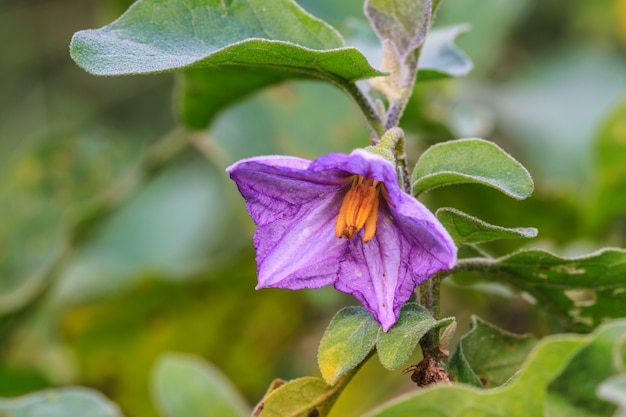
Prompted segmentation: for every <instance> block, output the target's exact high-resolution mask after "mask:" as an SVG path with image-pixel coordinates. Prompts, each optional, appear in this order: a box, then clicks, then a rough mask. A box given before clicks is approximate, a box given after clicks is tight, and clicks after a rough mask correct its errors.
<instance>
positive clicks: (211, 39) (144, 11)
mask: <svg viewBox="0 0 626 417" xmlns="http://www.w3.org/2000/svg"><path fill="white" fill-rule="evenodd" d="M70 53H71V55H72V58H73V59H74V60H75V61H76V62H77V63H78V65H80V66H81V67H83V68H84V69H85V70H87V71H88V72H90V73H93V74H97V75H127V74H146V73H157V72H171V71H179V70H185V71H186V72H185V75H184V79H183V82H182V83H181V86H182V87H181V88H180V89H179V93H178V96H179V100H180V102H181V105H180V109H179V110H180V115H181V118H182V120H183V122H184V123H186V124H187V125H188V126H191V127H196V128H202V127H204V126H206V125H207V124H208V123H209V122H210V120H211V119H212V117H214V116H215V114H216V112H217V111H219V110H220V109H221V108H222V107H224V106H225V105H227V104H229V103H232V102H233V101H235V100H237V99H239V98H241V97H242V96H245V95H247V94H250V93H251V92H253V91H255V90H258V89H259V88H262V87H264V86H267V85H270V84H273V83H276V82H279V81H282V80H285V79H288V78H303V77H305V78H322V79H326V80H329V81H331V82H333V83H350V82H353V81H355V80H358V79H362V78H368V77H373V76H379V75H383V74H382V73H380V72H379V71H377V70H375V69H374V68H372V67H371V66H370V65H369V63H368V62H367V59H366V58H365V57H364V56H363V54H361V52H359V51H358V50H357V49H355V48H346V47H344V46H343V40H342V38H341V36H340V35H339V34H338V32H337V31H336V30H335V29H333V28H332V27H330V26H329V25H327V24H326V23H324V22H322V21H320V20H318V19H316V18H314V17H313V16H311V15H309V14H308V13H306V12H305V11H304V10H303V9H302V8H300V6H298V5H297V4H296V3H295V2H294V1H292V0H263V1H261V0H244V1H241V2H224V1H219V0H208V1H207V0H139V1H137V2H136V3H135V4H133V6H131V7H130V8H129V9H128V10H127V11H126V12H125V13H124V14H123V15H122V16H121V17H120V18H119V19H118V20H116V21H114V22H113V23H111V24H109V25H107V26H104V27H102V28H100V29H96V30H83V31H80V32H77V33H76V34H75V35H74V37H73V38H72V42H71V44H70ZM190 70H193V72H190V73H187V71H190ZM203 107H206V108H204V109H203Z"/></svg>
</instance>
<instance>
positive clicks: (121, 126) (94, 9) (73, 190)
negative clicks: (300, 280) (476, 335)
mask: <svg viewBox="0 0 626 417" xmlns="http://www.w3.org/2000/svg"><path fill="white" fill-rule="evenodd" d="M131 3H132V2H131V1H128V0H98V1H95V0H80V1H78V0H29V1H20V2H18V1H7V0H5V1H0V33H1V34H2V38H3V39H5V41H4V43H3V48H2V51H1V52H0V55H1V57H2V58H1V59H0V91H1V94H0V397H12V396H16V395H21V394H24V393H27V392H31V391H34V390H37V389H42V388H46V387H52V386H63V385H83V386H88V387H93V388H95V389H97V390H100V391H101V392H103V393H104V394H105V395H106V396H108V397H109V398H111V399H113V400H114V401H116V402H117V403H118V404H120V407H121V408H122V411H123V412H124V413H125V415H126V416H128V417H132V416H149V417H151V416H156V415H157V412H156V409H155V408H154V406H153V405H152V401H151V398H150V390H149V386H150V385H149V381H150V375H151V369H152V367H153V365H154V363H155V361H156V360H157V358H159V357H160V356H161V355H162V354H164V353H166V352H171V351H175V352H186V353H192V354H196V355H199V356H201V357H203V358H205V359H206V360H208V361H211V362H213V363H215V364H216V366H217V367H219V368H220V369H221V370H222V371H223V372H224V373H225V374H226V375H227V376H228V377H229V378H230V379H232V380H233V382H234V384H235V385H236V386H237V387H238V388H239V389H240V390H241V392H242V393H243V394H244V396H245V397H246V398H247V399H248V400H249V401H250V402H251V403H254V402H256V401H257V400H258V399H259V398H260V397H261V396H262V394H263V393H264V392H265V389H266V387H267V386H268V385H269V383H270V381H271V380H272V379H273V378H275V377H281V378H284V379H289V378H294V377H298V376H303V375H318V370H317V365H316V351H317V345H318V343H319V340H320V338H321V335H322V333H323V331H324V328H325V326H326V324H327V323H328V321H329V320H330V318H331V317H332V316H333V314H334V313H335V312H336V311H337V310H338V309H339V308H340V307H342V306H344V305H351V304H355V303H356V302H355V300H354V299H352V298H351V297H349V296H346V295H343V294H339V293H336V292H335V291H333V290H329V289H321V290H315V291H299V292H289V291H283V290H262V291H258V292H257V291H255V290H254V286H255V283H256V277H255V264H254V251H253V247H252V240H251V236H252V233H253V232H254V226H253V224H252V222H251V221H250V220H249V219H248V217H247V215H246V213H245V209H244V204H243V200H242V199H241V198H240V197H239V196H238V194H237V191H236V188H235V187H234V185H233V184H231V183H230V181H229V180H228V178H227V176H226V174H225V172H224V168H225V167H226V166H228V165H229V164H231V163H232V162H234V161H236V160H237V159H240V158H243V157H248V156H252V155H259V154H269V153H285V154H294V155H298V156H301V157H307V158H315V157H316V156H318V155H321V154H323V153H327V152H330V151H344V152H348V151H350V150H351V149H352V148H354V147H357V146H365V145H366V144H367V142H368V132H367V129H366V127H365V124H364V123H363V121H362V120H361V117H360V115H359V114H358V113H357V110H356V108H355V106H354V105H353V104H352V103H351V102H350V100H349V99H348V98H347V97H345V96H344V95H343V93H341V92H340V91H339V90H337V89H335V88H334V87H332V86H328V85H326V84H323V83H320V82H294V83H288V84H283V85H279V86H276V87H273V88H271V89H267V90H264V91H262V92H260V93H258V94H256V95H254V96H252V97H250V98H248V99H247V100H244V101H242V102H240V103H239V104H237V105H235V106H232V107H229V108H228V109H225V110H224V111H223V112H222V113H221V115H220V116H219V117H218V118H217V120H216V121H215V123H214V125H213V126H212V127H211V128H210V129H209V130H208V131H206V132H192V133H189V132H182V131H180V130H178V129H177V128H176V121H175V119H174V116H173V114H174V113H173V112H172V104H171V96H172V90H173V88H175V86H176V77H175V76H172V75H158V76H140V77H139V76H138V77H124V78H97V77H93V76H90V75H88V74H86V73H85V72H83V71H82V70H81V69H79V68H78V67H77V66H76V65H75V64H74V63H73V62H72V61H71V59H70V57H69V53H68V44H69V41H70V38H71V36H72V34H73V33H74V32H75V31H77V30H81V29H85V28H95V27H100V26H102V25H105V24H107V23H109V22H111V21H112V20H114V19H116V18H117V17H118V16H119V15H120V14H121V13H122V12H123V11H124V10H125V9H126V8H127V7H128V6H129V5H130V4H131ZM299 3H300V4H301V5H302V6H303V7H304V8H305V9H307V10H308V11H310V12H311V13H312V14H314V15H316V16H318V17H320V18H323V19H325V20H326V21H328V22H329V23H331V24H332V25H333V26H335V27H336V28H338V29H339V30H340V32H341V33H342V34H343V35H344V37H345V38H346V41H347V43H348V44H351V45H356V46H359V47H362V48H364V49H365V50H366V51H367V52H368V54H370V56H372V59H373V60H376V59H377V58H376V57H377V56H378V55H379V53H378V52H377V51H376V50H375V48H373V46H372V45H375V38H374V35H373V33H372V32H371V30H370V29H369V27H368V24H367V22H366V20H365V18H364V16H363V13H362V11H361V10H362V3H361V2H360V1H357V0H350V1H347V0H346V1H342V2H335V1H331V0H302V1H300V2H299ZM463 22H470V23H471V25H472V29H471V30H470V31H469V32H468V33H466V34H464V35H462V37H461V38H460V39H459V41H458V44H459V46H460V47H461V48H462V49H463V50H464V51H465V52H466V53H467V54H468V55H469V56H470V57H471V59H472V60H473V61H474V66H475V68H474V71H473V72H472V74H471V75H470V76H468V77H466V78H464V79H460V80H452V79H450V80H440V81H429V82H424V83H418V85H417V88H416V94H415V97H414V99H413V101H412V102H411V104H410V106H409V108H408V109H407V112H406V114H405V116H404V118H403V120H402V126H403V127H404V128H405V130H406V131H407V134H408V137H409V157H410V160H411V161H413V162H414V161H415V159H416V157H417V155H418V154H419V152H420V151H421V150H423V149H424V148H425V147H426V146H428V145H430V144H432V143H436V142H439V141H444V140H449V139H453V138H459V137H482V138H485V139H489V140H492V141H495V142H496V143H498V144H499V145H500V146H502V147H503V148H504V149H506V150H508V151H509V152H510V153H511V154H512V155H513V156H514V157H516V158H517V159H518V160H520V161H521V162H522V163H523V164H524V165H525V166H526V167H527V168H528V169H529V170H530V172H531V174H532V175H533V177H534V178H535V181H536V191H535V194H534V196H533V197H531V198H530V199H529V200H527V201H524V202H518V201H513V200H510V199H509V198H507V197H505V196H502V195H499V194H498V193H497V192H496V191H492V190H490V189H483V188H480V187H478V186H476V187H473V186H464V187H460V186H459V187H449V188H446V189H441V190H436V191H434V192H432V193H430V194H429V195H427V196H425V200H424V201H425V203H426V204H428V205H429V206H430V207H432V208H433V209H434V208H436V207H439V206H444V205H446V206H453V207H458V208H460V209H462V210H464V211H466V212H468V213H470V214H473V215H477V216H480V217H481V218H483V219H485V220H487V221H489V222H492V223H494V224H500V225H503V226H507V227H518V226H534V227H538V228H539V237H538V238H537V239H534V240H532V241H530V242H523V241H506V242H498V243H495V244H491V245H490V246H489V247H488V248H487V249H488V250H489V251H490V252H491V253H493V254H494V255H502V254H506V253H508V252H510V251H512V250H514V249H516V248H518V247H521V245H527V246H534V247H543V248H549V249H552V250H554V251H556V252H558V253H560V254H565V255H576V254H582V253H587V252H589V251H592V250H595V249H598V248H600V247H603V246H621V247H625V246H626V0H598V1H594V2H590V1H587V0H570V1H569V2H568V3H567V7H564V6H563V3H562V2H560V1H556V0H549V1H540V0H446V1H444V2H443V6H442V9H441V10H440V12H439V14H438V15H437V19H436V26H445V25H452V24H457V23H463ZM373 63H374V64H375V65H378V62H373ZM442 307H443V313H444V315H455V316H457V317H458V320H459V333H460V334H462V333H463V332H465V331H466V330H467V322H468V317H469V315H470V314H479V315H480V316H481V317H483V318H485V319H486V320H488V321H491V322H494V323H497V324H499V325H501V326H503V327H505V328H507V329H509V330H512V331H516V332H532V333H535V334H537V335H539V336H541V335H545V334H547V333H551V332H557V331H561V330H562V329H561V327H560V325H559V324H558V323H557V322H555V321H554V320H553V319H551V318H550V317H546V316H545V315H544V314H543V313H542V312H541V311H540V310H539V309H537V308H535V306H534V305H533V304H532V303H530V302H528V301H527V300H525V298H524V297H523V296H520V295H516V294H512V293H511V292H510V291H509V290H507V289H506V288H504V287H500V286H494V285H491V284H488V283H481V282H478V281H476V280H475V277H469V276H468V277H463V276H459V277H456V278H455V279H454V280H449V282H446V285H445V286H444V290H443V301H442ZM418 359H419V358H416V361H417V360H418ZM408 389H411V382H410V380H409V379H408V378H407V377H402V376H400V373H399V372H388V371H384V370H383V369H382V367H381V366H380V365H379V364H378V363H377V361H376V360H373V361H370V362H369V363H368V364H367V365H366V366H365V368H364V369H363V370H362V371H361V372H360V373H359V374H358V375H357V377H356V379H355V382H354V383H353V384H351V386H350V388H349V389H348V390H347V391H346V392H345V393H344V395H342V397H341V398H340V400H339V403H338V406H337V407H336V408H335V409H334V411H333V414H332V415H334V416H350V415H358V414H359V413H360V412H362V411H364V410H367V409H369V408H371V406H372V405H373V404H377V403H379V402H381V401H382V400H383V399H385V398H388V397H390V396H393V395H397V394H398V393H399V392H402V391H405V390H408ZM363 392H368V393H372V394H371V395H367V396H364V395H363ZM357 398H358V400H356V399H357Z"/></svg>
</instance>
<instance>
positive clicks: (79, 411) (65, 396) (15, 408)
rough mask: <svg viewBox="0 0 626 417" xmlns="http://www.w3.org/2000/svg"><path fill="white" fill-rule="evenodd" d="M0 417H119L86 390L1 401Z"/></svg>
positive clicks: (114, 409)
mask: <svg viewBox="0 0 626 417" xmlns="http://www.w3.org/2000/svg"><path fill="white" fill-rule="evenodd" d="M0 416H2V417H5V416H6V417H84V416H89V417H121V416H122V414H121V413H120V410H119V409H118V408H117V406H116V405H115V404H113V403H112V402H110V401H109V400H107V399H106V398H104V397H103V396H102V394H100V393H98V392H96V391H92V390H90V389H86V388H62V389H50V390H45V391H40V392H36V393H32V394H28V395H24V396H23V397H19V398H12V399H0Z"/></svg>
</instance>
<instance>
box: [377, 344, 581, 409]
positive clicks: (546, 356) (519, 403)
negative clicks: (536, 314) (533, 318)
mask: <svg viewBox="0 0 626 417" xmlns="http://www.w3.org/2000/svg"><path fill="white" fill-rule="evenodd" d="M585 340H586V338H585V337H584V336H571V335H559V336H551V337H547V338H544V339H543V340H541V341H540V342H539V343H538V344H537V346H535V348H534V349H533V350H532V352H531V353H530V354H529V356H528V358H527V360H526V362H525V364H524V366H522V368H523V369H524V370H523V371H522V372H521V373H520V375H519V377H518V378H515V379H514V380H513V381H512V382H511V383H510V384H506V385H504V386H502V387H499V388H494V389H491V390H481V389H478V388H476V387H472V386H468V385H465V384H454V385H439V386H435V387H432V388H429V389H427V390H420V391H416V392H414V393H412V394H410V395H408V396H405V397H401V398H400V399H398V400H395V401H392V402H391V403H389V404H386V405H383V406H381V407H379V408H378V409H377V410H374V411H372V412H371V413H368V414H367V417H409V416H416V415H420V416H428V417H467V416H489V417H528V416H542V415H544V414H543V404H544V401H545V390H546V385H547V384H548V383H549V382H550V380H551V379H552V378H553V377H554V376H555V375H556V374H557V373H558V372H559V371H560V370H561V369H562V368H563V367H564V366H565V365H566V364H567V363H568V361H569V359H570V358H571V357H572V355H573V354H574V352H576V350H577V349H578V348H579V347H580V346H582V345H583V344H584V343H585Z"/></svg>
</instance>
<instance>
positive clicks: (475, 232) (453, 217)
mask: <svg viewBox="0 0 626 417" xmlns="http://www.w3.org/2000/svg"><path fill="white" fill-rule="evenodd" d="M436 215H437V218H438V219H439V221H440V222H441V223H442V224H443V225H444V227H445V228H446V229H447V230H448V232H449V233H450V236H452V239H453V240H454V243H456V244H457V246H461V245H465V244H472V243H485V242H491V241H493V240H499V239H515V238H520V237H525V238H532V237H536V236H537V229H535V228H533V227H518V228H514V229H509V228H506V227H501V226H495V225H493V224H489V223H487V222H484V221H482V220H480V219H478V218H476V217H473V216H470V215H469V214H466V213H463V212H462V211H460V210H457V209H453V208H448V207H444V208H440V209H439V210H437V212H436Z"/></svg>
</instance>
